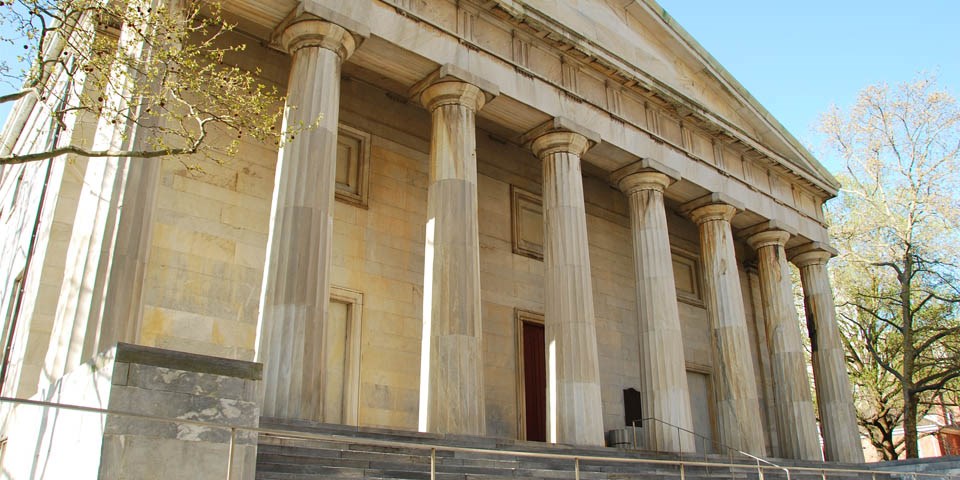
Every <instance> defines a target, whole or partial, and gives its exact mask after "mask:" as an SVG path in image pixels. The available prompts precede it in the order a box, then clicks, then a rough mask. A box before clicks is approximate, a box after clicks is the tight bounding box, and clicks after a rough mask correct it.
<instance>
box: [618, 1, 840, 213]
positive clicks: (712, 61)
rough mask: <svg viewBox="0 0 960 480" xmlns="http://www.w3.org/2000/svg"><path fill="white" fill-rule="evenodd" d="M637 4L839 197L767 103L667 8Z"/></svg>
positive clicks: (830, 180)
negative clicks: (668, 30) (768, 108)
mask: <svg viewBox="0 0 960 480" xmlns="http://www.w3.org/2000/svg"><path fill="white" fill-rule="evenodd" d="M634 2H637V3H643V4H644V5H646V7H647V8H648V9H650V10H651V11H652V12H653V13H654V14H656V16H657V17H658V18H660V20H661V21H662V22H663V23H664V25H666V26H667V27H669V28H670V29H671V30H672V31H673V32H674V33H675V34H676V35H677V37H679V39H680V40H682V41H683V42H684V43H686V45H687V47H688V48H690V50H692V51H693V52H694V53H695V54H696V55H697V56H699V57H700V58H701V59H702V60H703V61H704V63H705V64H706V65H707V66H709V67H710V68H711V70H712V72H711V73H713V74H714V76H716V77H717V78H718V79H719V80H721V81H723V82H725V83H727V84H728V85H729V86H730V87H731V88H732V89H733V91H734V92H736V93H737V94H739V95H740V96H742V97H743V99H744V100H745V101H746V103H747V104H748V105H749V106H750V107H751V108H753V109H754V110H755V111H756V113H757V114H758V115H759V116H760V118H762V119H763V120H765V121H766V122H767V123H769V124H770V126H771V127H773V129H774V131H776V132H777V133H778V134H780V136H781V137H783V139H784V140H785V141H786V142H787V143H788V144H789V145H790V146H792V147H793V148H794V149H796V151H797V153H798V154H799V155H800V156H801V157H803V158H805V159H806V160H808V161H810V164H811V165H812V166H813V167H814V168H815V169H816V170H817V173H819V174H820V175H821V176H822V177H823V180H824V181H825V183H827V184H829V185H830V186H831V187H833V188H834V191H833V192H829V193H832V194H833V195H836V194H837V192H838V191H839V190H840V187H841V185H840V182H839V181H838V180H837V179H836V177H834V176H833V174H831V173H830V172H829V171H828V170H827V169H826V167H824V166H823V165H822V164H821V163H820V161H819V160H817V158H816V157H815V156H813V154H811V153H810V151H809V150H807V148H806V147H804V146H803V144H801V143H800V141H799V140H797V139H796V137H794V136H793V134H792V133H790V131H789V130H787V129H786V127H784V126H783V124H782V123H780V121H779V120H777V119H776V117H774V116H773V114H772V113H770V111H769V110H767V109H766V107H764V106H763V104H761V103H760V101H759V100H757V99H756V97H754V96H753V94H751V93H750V91H749V90H747V88H746V87H744V86H743V84H741V83H740V82H739V81H738V80H737V79H736V78H735V77H734V76H733V75H732V74H731V73H730V72H729V71H728V70H727V69H726V68H725V67H724V66H723V65H722V64H721V63H720V62H719V61H718V60H717V59H716V58H715V57H714V56H713V55H711V54H710V52H708V51H707V50H706V49H705V48H704V47H703V45H700V42H698V41H697V40H696V39H694V38H693V36H692V35H690V33H689V32H687V31H686V29H684V28H683V27H682V26H681V25H680V24H679V23H678V22H677V21H676V20H675V19H674V18H673V16H671V15H670V13H669V12H667V10H666V9H665V8H663V7H662V6H660V4H659V3H657V1H656V0H634Z"/></svg>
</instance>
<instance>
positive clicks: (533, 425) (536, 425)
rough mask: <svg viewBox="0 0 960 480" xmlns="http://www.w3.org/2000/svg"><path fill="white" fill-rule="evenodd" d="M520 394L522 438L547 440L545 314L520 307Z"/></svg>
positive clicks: (518, 390) (518, 345)
mask: <svg viewBox="0 0 960 480" xmlns="http://www.w3.org/2000/svg"><path fill="white" fill-rule="evenodd" d="M517 332H518V337H519V338H518V342H517V347H518V355H517V357H518V358H517V360H518V362H517V364H518V367H519V369H518V370H519V371H518V372H517V373H518V375H517V376H518V379H519V382H518V383H519V385H518V387H519V388H518V389H517V392H518V397H519V400H520V401H519V403H520V405H519V407H520V415H519V417H520V425H519V427H520V428H519V430H520V438H521V439H524V440H530V441H535V442H545V441H546V440H547V365H546V354H545V352H544V332H543V315H541V314H537V313H533V312H527V311H522V310H518V311H517Z"/></svg>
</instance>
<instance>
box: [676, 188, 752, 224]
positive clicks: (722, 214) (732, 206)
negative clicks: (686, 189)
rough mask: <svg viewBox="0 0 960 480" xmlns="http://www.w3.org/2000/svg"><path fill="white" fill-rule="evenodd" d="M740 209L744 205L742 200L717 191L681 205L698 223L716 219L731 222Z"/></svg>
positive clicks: (681, 209)
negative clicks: (739, 200)
mask: <svg viewBox="0 0 960 480" xmlns="http://www.w3.org/2000/svg"><path fill="white" fill-rule="evenodd" d="M740 210H743V205H742V204H741V203H740V202H738V201H736V200H734V199H733V198H730V197H729V196H728V195H725V194H723V193H716V192H714V193H710V194H707V195H704V196H702V197H700V198H697V199H695V200H691V201H689V202H687V203H685V204H683V205H681V206H680V211H681V212H684V213H685V214H686V215H687V216H689V217H690V219H691V220H693V223H696V224H697V225H700V224H703V223H705V222H710V221H714V220H723V221H725V222H729V221H730V219H732V218H733V216H734V215H736V214H737V212H738V211H740Z"/></svg>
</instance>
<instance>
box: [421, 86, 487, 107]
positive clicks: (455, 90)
mask: <svg viewBox="0 0 960 480" xmlns="http://www.w3.org/2000/svg"><path fill="white" fill-rule="evenodd" d="M486 101H487V100H486V97H485V96H484V94H483V91H482V90H480V89H479V88H478V87H477V86H476V85H473V84H471V83H467V82H460V81H453V80H451V81H442V82H438V83H434V84H432V85H430V86H429V87H427V88H426V89H424V90H423V92H421V93H420V103H422V104H423V106H424V107H426V108H427V110H430V111H431V112H432V111H434V110H436V109H437V108H438V107H441V106H443V105H462V106H464V107H467V108H469V109H470V110H473V111H474V112H476V111H478V110H480V109H481V108H483V105H484V104H485V103H486Z"/></svg>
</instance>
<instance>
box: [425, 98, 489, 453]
mask: <svg viewBox="0 0 960 480" xmlns="http://www.w3.org/2000/svg"><path fill="white" fill-rule="evenodd" d="M420 101H421V102H422V103H423V105H424V106H425V107H427V109H428V110H430V112H431V114H432V116H433V134H432V136H431V143H430V187H429V190H428V194H427V223H426V229H427V232H426V246H425V247H426V249H425V254H424V282H423V283H424V295H423V339H424V343H423V345H424V351H423V352H421V355H423V356H425V357H427V360H425V361H423V365H424V366H428V367H429V368H428V369H425V370H423V371H421V386H420V388H421V401H420V429H421V430H423V431H428V432H436V433H455V434H470V435H482V434H483V433H484V431H485V428H486V415H485V412H484V401H483V359H482V356H481V353H482V348H481V344H480V342H481V340H482V338H483V333H482V332H483V325H482V318H481V316H480V239H479V232H478V225H477V221H478V220H477V151H476V120H475V115H476V112H477V110H479V109H480V108H482V107H483V104H484V94H483V92H482V91H481V90H480V89H479V88H477V87H476V86H474V85H472V84H469V83H465V82H460V81H455V80H447V81H440V82H438V83H435V84H433V85H431V86H429V87H427V88H426V89H425V90H424V91H423V92H422V93H421V94H420Z"/></svg>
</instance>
